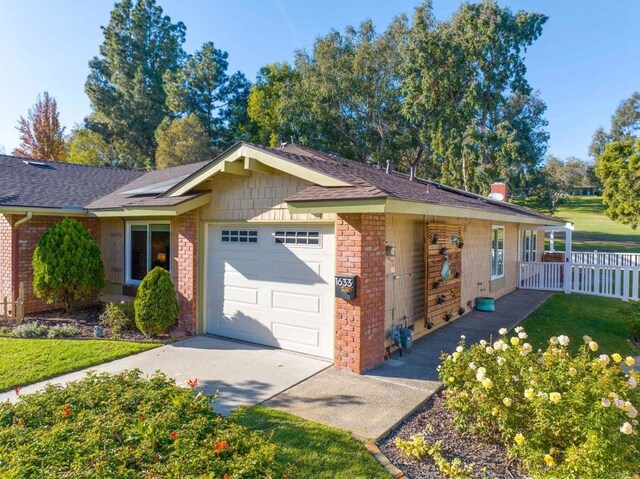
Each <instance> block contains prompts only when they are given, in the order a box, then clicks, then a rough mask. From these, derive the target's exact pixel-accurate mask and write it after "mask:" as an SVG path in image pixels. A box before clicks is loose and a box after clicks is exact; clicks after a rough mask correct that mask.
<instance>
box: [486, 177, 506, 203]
mask: <svg viewBox="0 0 640 479" xmlns="http://www.w3.org/2000/svg"><path fill="white" fill-rule="evenodd" d="M489 197H490V198H491V199H494V200H499V201H507V200H508V198H509V197H508V195H507V184H506V183H505V182H504V181H494V182H493V183H492V184H491V187H490V192H489Z"/></svg>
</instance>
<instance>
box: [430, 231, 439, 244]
mask: <svg viewBox="0 0 640 479" xmlns="http://www.w3.org/2000/svg"><path fill="white" fill-rule="evenodd" d="M431 244H438V235H437V234H435V233H434V234H432V235H431Z"/></svg>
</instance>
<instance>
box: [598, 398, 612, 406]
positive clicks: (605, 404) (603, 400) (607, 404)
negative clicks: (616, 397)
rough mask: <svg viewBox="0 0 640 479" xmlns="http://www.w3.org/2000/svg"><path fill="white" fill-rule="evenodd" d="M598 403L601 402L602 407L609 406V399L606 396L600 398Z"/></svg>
mask: <svg viewBox="0 0 640 479" xmlns="http://www.w3.org/2000/svg"><path fill="white" fill-rule="evenodd" d="M600 404H602V406H603V407H609V406H611V401H609V399H607V398H602V399H601V400H600Z"/></svg>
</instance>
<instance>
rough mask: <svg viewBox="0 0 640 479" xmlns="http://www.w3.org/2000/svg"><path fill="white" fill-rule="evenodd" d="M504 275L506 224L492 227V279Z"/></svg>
mask: <svg viewBox="0 0 640 479" xmlns="http://www.w3.org/2000/svg"><path fill="white" fill-rule="evenodd" d="M503 276H504V226H493V227H492V228H491V279H498V278H502V277H503Z"/></svg>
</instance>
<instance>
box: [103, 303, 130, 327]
mask: <svg viewBox="0 0 640 479" xmlns="http://www.w3.org/2000/svg"><path fill="white" fill-rule="evenodd" d="M99 321H100V324H101V325H102V326H104V327H105V328H109V329H110V330H111V332H112V333H115V334H120V333H122V332H123V331H132V330H134V329H136V318H135V312H134V307H133V303H131V302H126V301H122V302H120V303H107V304H106V305H105V307H104V311H103V312H102V314H100V320H99Z"/></svg>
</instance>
